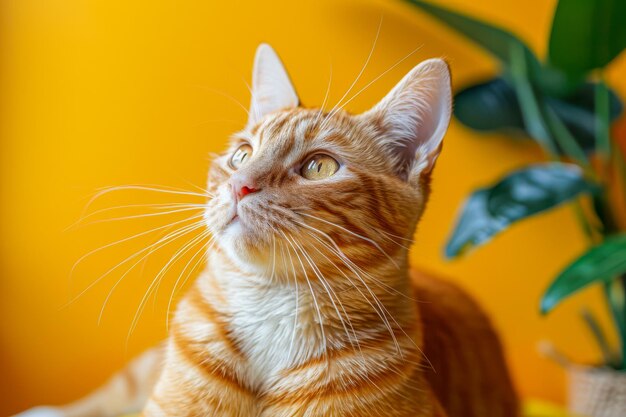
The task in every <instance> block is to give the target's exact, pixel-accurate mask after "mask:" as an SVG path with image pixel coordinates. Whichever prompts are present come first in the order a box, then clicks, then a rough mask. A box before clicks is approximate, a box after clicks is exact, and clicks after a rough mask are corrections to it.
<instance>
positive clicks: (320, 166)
mask: <svg viewBox="0 0 626 417" xmlns="http://www.w3.org/2000/svg"><path fill="white" fill-rule="evenodd" d="M321 170H322V163H321V162H320V163H319V164H318V165H317V172H318V173H319V172H320V171H321Z"/></svg>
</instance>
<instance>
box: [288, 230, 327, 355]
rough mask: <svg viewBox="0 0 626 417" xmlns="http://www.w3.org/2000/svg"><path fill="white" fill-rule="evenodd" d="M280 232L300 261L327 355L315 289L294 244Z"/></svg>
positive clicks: (324, 334) (322, 322)
mask: <svg viewBox="0 0 626 417" xmlns="http://www.w3.org/2000/svg"><path fill="white" fill-rule="evenodd" d="M280 232H281V233H282V235H283V236H284V238H285V239H286V240H287V242H288V243H289V244H290V245H291V247H292V248H293V251H294V253H295V254H296V257H297V258H298V261H299V262H300V267H301V268H302V273H303V274H304V278H305V279H306V282H307V285H308V286H309V290H310V292H311V297H312V298H313V304H314V305H315V309H316V310H317V318H318V320H319V325H320V332H321V336H322V345H323V346H324V356H326V357H327V356H328V344H327V341H326V333H325V331H324V321H323V320H322V313H321V310H320V307H319V304H318V302H317V297H316V296H315V291H313V286H312V285H311V281H310V280H309V276H308V275H307V273H306V268H305V267H304V264H303V263H302V259H301V258H300V255H298V252H297V250H296V248H295V246H294V244H293V243H292V242H291V240H290V239H289V238H288V237H287V235H286V234H285V233H283V232H282V231H280Z"/></svg>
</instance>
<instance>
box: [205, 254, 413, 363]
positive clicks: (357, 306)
mask: <svg viewBox="0 0 626 417" xmlns="http://www.w3.org/2000/svg"><path fill="white" fill-rule="evenodd" d="M405 263H406V262H405V261H404V260H403V259H398V262H391V261H389V262H388V263H382V264H381V265H378V266H377V267H376V269H375V270H358V271H357V270H356V269H355V271H354V273H353V274H351V275H350V274H346V273H345V272H344V273H342V274H340V273H339V272H337V274H336V275H332V274H331V273H328V272H327V273H326V275H325V276H324V279H323V280H322V279H320V277H318V276H315V275H311V276H304V275H305V274H306V272H304V274H303V273H302V272H301V273H300V274H302V275H299V274H298V272H295V275H294V276H293V277H292V278H293V279H292V280H290V281H284V280H280V279H273V280H272V279H271V277H270V276H267V275H266V274H255V273H253V272H249V271H248V272H246V271H244V270H242V269H241V268H238V267H237V265H236V264H235V263H233V262H232V261H231V260H229V259H227V258H225V257H224V256H219V255H215V256H211V257H210V261H209V265H208V270H207V274H205V275H203V276H201V277H200V279H199V281H198V288H199V290H200V291H201V292H202V293H203V295H204V296H205V297H206V298H207V299H208V300H209V301H210V302H212V303H214V304H217V305H216V307H217V308H218V309H219V310H221V311H223V312H224V314H226V315H227V316H228V318H229V327H230V329H231V331H232V333H233V334H234V335H236V337H237V338H238V339H239V340H238V341H239V343H241V344H242V346H243V350H244V351H247V352H248V353H249V354H250V356H251V357H255V358H257V359H258V363H259V372H266V371H267V369H265V368H264V367H266V366H276V365H277V364H278V363H282V364H283V365H284V366H289V365H290V364H294V363H300V362H303V361H306V360H307V359H310V358H312V357H320V356H323V355H325V354H327V353H328V352H331V351H333V350H341V349H345V348H346V347H350V346H354V347H358V346H359V345H361V344H363V343H367V342H368V341H370V340H373V339H380V338H381V337H389V338H395V337H398V336H399V335H401V334H402V333H403V332H405V330H406V329H407V328H408V327H410V326H411V325H412V323H414V321H415V315H416V311H415V303H414V302H413V299H412V293H411V285H410V283H409V279H408V276H407V268H406V266H405ZM399 265H400V266H399Z"/></svg>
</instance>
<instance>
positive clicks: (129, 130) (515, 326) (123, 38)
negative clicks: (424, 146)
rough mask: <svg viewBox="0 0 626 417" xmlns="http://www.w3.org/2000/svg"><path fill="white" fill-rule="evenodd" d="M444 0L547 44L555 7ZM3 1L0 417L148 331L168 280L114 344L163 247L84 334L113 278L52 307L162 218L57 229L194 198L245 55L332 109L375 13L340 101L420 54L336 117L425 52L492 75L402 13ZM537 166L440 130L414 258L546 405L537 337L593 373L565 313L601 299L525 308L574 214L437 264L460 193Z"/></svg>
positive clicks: (582, 340) (583, 337) (547, 382)
mask: <svg viewBox="0 0 626 417" xmlns="http://www.w3.org/2000/svg"><path fill="white" fill-rule="evenodd" d="M441 3H445V4H449V5H450V6H453V7H455V8H458V9H461V10H465V11H466V12H468V13H471V14H474V15H477V16H481V17H483V18H485V19H489V20H491V21H496V22H498V23H500V24H502V25H504V26H507V27H509V28H511V29H513V30H514V31H515V32H517V33H518V34H520V35H521V36H522V37H523V38H525V39H526V40H527V41H528V42H529V43H530V44H531V45H532V47H533V48H535V49H536V50H537V51H538V53H539V54H543V53H544V51H545V39H546V37H547V34H548V28H549V25H550V20H551V15H552V11H553V7H554V2H553V1H546V0H527V1H524V2H513V1H507V2H503V1H496V0H474V1H472V2H467V1H461V0H449V1H445V2H444V1H442V2H441ZM0 7H1V10H0V100H1V101H0V103H1V104H0V109H1V113H0V117H1V120H0V137H1V145H0V146H1V149H0V158H1V159H0V169H1V170H2V172H1V181H2V185H1V187H0V193H1V195H0V221H1V228H0V232H1V234H2V239H1V241H0V245H2V246H1V248H0V370H1V372H0V374H1V375H2V376H1V378H0V398H1V400H0V415H4V414H7V413H8V412H13V411H17V410H18V409H20V408H22V407H26V406H30V405H33V404H36V403H57V402H62V401H67V400H69V399H71V398H74V397H76V396H78V395H81V394H83V393H85V392H86V391H88V390H89V389H91V388H92V387H94V386H96V385H97V384H98V383H100V382H101V381H102V380H103V379H104V378H105V377H106V375H108V374H109V373H111V372H112V371H113V370H115V369H116V368H118V367H120V366H121V365H122V363H123V362H124V361H125V360H127V359H128V358H129V356H131V355H133V354H135V353H137V352H139V351H140V350H141V349H143V348H145V347H146V346H149V345H150V344H152V343H154V342H155V341H156V340H158V339H159V338H161V337H163V335H164V334H165V318H166V306H167V301H168V298H169V294H170V292H171V290H172V286H173V283H174V281H175V279H176V277H177V274H175V273H173V274H170V275H168V277H167V279H166V280H165V281H164V283H163V284H162V286H161V289H160V291H159V293H158V296H157V298H156V302H153V301H152V299H150V301H149V302H148V306H147V308H146V310H145V314H143V315H142V316H141V319H140V321H139V324H138V326H137V328H136V330H135V331H134V332H133V333H132V335H131V337H130V338H129V340H128V343H126V341H127V334H128V330H129V327H130V325H131V322H132V318H133V315H134V314H135V311H136V309H137V306H138V304H139V302H140V299H141V297H142V296H143V294H144V291H145V289H146V288H147V285H148V282H149V280H150V279H151V278H152V277H153V276H154V274H155V273H156V271H158V266H159V265H162V264H163V263H164V262H165V261H166V260H167V257H168V256H170V255H171V254H172V250H171V248H166V250H165V251H164V252H163V253H159V254H156V255H155V256H154V257H153V260H152V261H150V262H148V264H147V265H146V266H145V270H144V274H143V275H142V274H140V273H139V272H137V273H131V274H129V275H128V276H127V277H126V278H125V279H124V280H123V281H122V282H121V283H120V284H119V286H117V288H116V290H115V291H114V292H113V295H112V296H111V298H110V300H109V303H108V304H107V306H106V309H105V310H104V314H103V317H102V321H101V322H100V324H98V316H99V313H100V309H101V306H102V304H103V302H104V300H105V298H106V296H107V294H108V293H109V290H110V289H111V288H112V287H113V285H114V284H115V282H116V280H117V279H118V278H119V277H120V276H121V273H114V274H111V275H110V276H107V277H105V278H103V279H102V280H101V281H100V282H99V283H98V284H96V285H94V286H93V288H91V289H90V290H89V291H87V292H86V293H85V294H84V295H83V296H82V297H80V298H79V299H78V300H77V301H76V302H74V303H72V304H71V305H69V306H68V307H64V308H61V307H62V306H64V304H66V302H67V301H68V299H69V298H71V296H72V295H76V294H78V293H79V292H80V291H81V290H82V289H84V288H85V287H87V286H88V285H89V284H90V283H91V282H92V281H93V280H95V279H96V278H97V277H98V276H99V275H101V274H103V273H104V272H105V271H106V270H107V269H108V268H109V267H111V266H113V265H115V264H117V263H118V262H120V261H121V260H123V259H124V258H125V257H126V256H128V255H129V254H131V253H132V252H134V251H136V250H138V249H140V248H141V247H142V246H143V245H145V244H146V243H147V242H148V240H145V239H143V240H142V239H138V240H137V241H136V242H135V243H133V242H127V243H125V244H122V245H120V247H119V248H110V249H107V250H103V251H102V252H100V253H98V254H97V255H94V256H93V257H92V258H89V259H88V260H86V261H85V262H84V263H82V264H81V266H80V267H79V268H78V269H77V270H76V271H75V273H74V275H73V280H72V282H71V283H70V282H69V278H68V276H69V272H70V269H71V267H72V264H73V263H74V262H75V261H76V260H77V259H78V258H79V257H80V256H81V255H82V254H84V253H86V252H88V251H89V250H91V249H94V248H97V247H100V246H102V245H105V244H107V243H109V242H112V241H114V240H117V239H121V238H123V237H124V236H129V235H130V234H132V233H139V232H140V231H141V230H146V229H148V228H149V227H154V226H156V225H159V224H164V222H165V220H163V219H158V218H145V219H135V220H133V221H127V222H123V221H118V222H112V223H108V224H103V223H98V224H94V225H91V226H85V227H82V228H78V229H72V230H69V231H66V230H65V229H66V228H67V226H68V225H70V224H72V223H73V222H74V221H75V220H77V219H78V217H79V216H80V214H81V211H82V209H83V207H84V206H85V203H86V201H87V198H88V196H89V195H90V194H91V193H93V191H94V190H95V189H96V188H98V187H103V186H110V185H121V184H131V183H141V184H162V185H171V186H177V187H183V188H190V186H189V183H193V184H199V185H202V184H203V182H204V178H205V171H206V168H207V155H208V153H209V152H212V151H216V150H219V149H221V148H222V147H223V144H224V142H225V140H226V138H227V136H228V135H229V133H230V132H233V131H234V130H236V129H238V128H239V127H241V126H243V123H244V121H245V113H244V112H243V111H242V110H241V108H240V107H239V106H238V105H237V104H235V103H234V102H233V101H232V100H231V99H229V98H226V96H227V95H230V96H232V97H233V98H234V100H238V101H241V102H243V103H247V102H248V91H247V88H246V85H245V83H244V81H245V80H249V73H250V66H251V61H252V57H253V53H254V49H255V47H256V45H257V44H258V43H259V42H261V41H267V42H270V43H272V44H273V45H274V46H275V47H276V49H277V50H278V51H279V53H280V54H281V55H282V57H283V58H284V60H285V61H286V63H287V66H288V67H289V69H290V72H291V74H292V76H293V79H294V80H295V83H296V85H297V87H298V90H299V92H300V94H301V97H302V99H303V101H304V103H308V104H312V105H319V104H320V103H321V102H322V100H323V97H324V93H325V91H326V86H327V83H328V78H329V73H330V68H331V64H332V85H331V88H330V99H329V103H334V102H335V101H336V100H338V99H339V98H340V97H341V95H342V94H343V92H344V91H345V90H346V89H347V87H348V86H349V85H350V83H351V82H352V80H353V79H354V77H355V76H356V74H357V73H358V72H359V70H360V68H361V66H362V64H363V62H364V61H365V59H366V57H367V54H368V52H369V50H370V48H371V45H372V42H373V38H374V35H375V33H376V29H377V27H378V24H379V21H380V19H381V17H383V23H382V29H381V33H380V39H379V41H378V46H377V47H376V50H375V52H374V55H373V57H372V60H371V62H370V64H369V66H368V67H367V69H366V70H365V73H364V74H363V77H362V79H361V80H360V81H359V83H358V84H357V87H356V89H355V90H354V91H358V89H360V88H361V87H362V86H364V85H365V84H366V83H367V82H369V81H370V80H372V79H373V78H375V77H376V76H378V75H379V74H381V73H382V72H383V71H385V70H386V69H388V68H389V67H390V66H392V65H393V64H394V63H395V62H396V61H397V60H399V59H400V58H402V57H404V56H405V55H406V54H407V53H409V52H410V51H411V50H413V49H414V48H416V47H418V46H420V47H421V49H419V51H418V52H417V53H416V54H415V55H414V56H413V57H411V58H410V59H408V60H407V61H406V62H404V63H402V64H400V65H399V66H398V67H397V68H396V69H394V70H392V71H390V72H389V73H388V74H387V75H385V76H384V77H382V78H381V79H380V80H379V81H378V82H376V83H374V84H373V85H372V86H371V87H369V88H368V89H367V90H365V91H364V92H363V93H362V94H360V95H359V96H358V98H356V99H355V100H354V101H352V102H351V103H350V105H349V106H348V108H349V110H352V111H361V110H364V109H366V108H367V107H368V106H370V105H372V104H373V103H374V102H375V101H376V100H377V99H378V98H380V97H382V95H383V94H384V93H385V92H386V91H387V90H388V89H389V88H391V87H392V85H393V84H395V82H397V81H398V80H399V78H400V77H401V76H402V75H403V74H404V73H406V72H407V71H408V70H409V69H410V68H411V67H412V66H413V65H415V64H416V63H417V62H419V61H420V60H422V59H425V58H428V57H432V56H445V57H447V58H448V60H449V61H450V63H451V65H452V70H453V74H454V81H455V85H457V86H463V85H465V84H467V83H468V82H471V81H473V80H477V79H480V78H483V77H486V76H488V75H490V74H492V73H493V72H494V71H495V70H496V65H495V63H494V62H493V61H491V59H490V58H489V57H488V56H487V55H485V54H484V53H482V52H481V51H480V50H478V49H477V48H476V47H474V46H472V45H471V44H469V43H468V42H466V41H465V40H463V39H462V38H460V37H458V36H456V35H454V34H452V33H451V32H449V31H448V30H447V29H445V28H444V27H443V26H441V25H439V24H436V23H433V22H432V21H431V20H430V19H428V18H427V17H425V16H424V15H422V14H420V13H418V12H416V11H415V10H413V9H412V8H411V7H410V6H407V5H406V4H404V3H401V2H393V1H392V2H383V1H350V0H341V1H331V0H324V1H283V0H276V1H270V2H259V1H219V2H218V1H214V0H194V1H191V0H189V1H153V2H129V1H119V0H102V1H99V0H91V1H90V0H50V1H46V2H41V1H35V0H3V1H2V2H0ZM620 71H621V72H622V74H623V73H624V71H626V60H625V59H621V61H620V62H619V63H617V64H616V65H614V67H613V68H612V71H611V78H612V80H613V82H614V83H617V84H616V87H617V88H618V90H619V91H620V92H621V95H622V97H626V81H625V80H624V79H623V77H622V79H621V80H617V79H615V78H616V75H617V74H618V73H619V72H620ZM538 158H540V154H539V152H538V150H537V149H536V148H535V147H534V146H532V145H530V144H528V143H522V142H513V141H510V140H508V139H507V138H505V137H504V136H497V135H494V136H492V137H485V136H480V135H477V134H474V133H472V132H470V131H468V130H467V129H466V128H464V127H463V126H461V125H459V123H457V122H453V124H452V126H451V128H450V132H449V134H448V136H447V139H446V146H445V151H444V153H443V156H442V157H441V158H440V163H439V165H438V168H437V170H436V175H435V180H434V195H433V197H432V201H431V204H430V206H429V208H428V212H427V214H426V216H425V217H424V220H423V222H422V225H421V227H420V231H419V233H418V236H417V241H418V243H417V245H416V246H415V248H414V250H413V261H414V263H415V264H416V265H419V266H422V267H424V268H427V269H429V270H432V271H436V272H439V273H442V274H445V275H448V276H450V277H452V278H453V279H454V280H455V281H457V282H459V283H460V284H461V285H463V286H464V287H466V288H468V290H469V291H471V292H472V293H473V294H474V295H476V297H478V298H479V299H480V301H481V302H482V303H483V304H484V305H485V307H486V308H487V309H488V311H489V312H490V313H491V314H492V316H493V319H494V321H495V323H496V324H497V326H498V328H499V329H500V330H501V332H502V334H503V337H504V341H505V344H506V347H507V349H508V353H509V358H510V362H511V366H512V368H513V371H514V373H515V377H516V380H517V382H518V385H519V387H520V389H521V391H522V393H524V394H525V395H527V396H535V397H543V398H547V399H554V400H561V399H562V398H563V381H564V379H563V374H562V371H561V370H560V369H559V368H558V367H557V366H556V365H554V364H552V363H551V362H550V361H548V360H545V359H542V358H541V357H540V356H539V355H538V354H537V353H536V344H537V341H539V340H541V339H550V340H552V341H554V343H555V344H556V345H557V346H558V347H559V348H560V349H561V350H563V351H565V352H566V353H567V354H569V355H571V356H572V357H575V358H577V359H580V360H593V359H595V358H596V352H595V351H594V349H593V346H592V345H591V344H590V341H589V338H588V337H587V334H586V333H585V330H584V329H583V327H582V326H581V324H580V323H579V321H578V320H577V319H576V318H575V314H576V312H577V309H578V308H580V306H582V305H590V306H592V308H593V309H594V310H596V311H598V312H599V313H604V309H603V305H602V303H601V301H600V298H599V296H598V293H596V292H595V291H587V292H586V293H585V294H583V295H581V296H578V297H576V298H575V299H574V300H572V301H570V302H568V303H566V304H565V305H563V306H562V308H559V309H558V310H557V311H555V313H554V314H553V315H551V316H550V317H549V318H547V319H542V318H540V317H538V315H537V301H538V297H539V294H540V292H541V291H542V290H543V289H544V288H545V287H546V285H547V283H548V282H549V280H550V278H551V277H552V276H553V275H554V274H555V273H556V272H557V271H558V270H559V269H560V268H561V267H562V266H563V265H564V264H565V263H566V262H567V261H568V260H570V259H572V257H574V256H575V255H576V254H577V253H579V252H580V251H581V250H582V249H583V248H584V245H585V242H584V239H583V237H582V235H581V233H580V231H579V230H578V228H577V227H576V223H575V221H574V217H573V215H572V213H571V210H570V209H568V208H561V209H559V210H556V211H554V212H552V213H550V214H546V215H543V216H540V217H537V218H535V219H533V220H530V221H527V222H525V223H523V224H520V225H516V226H515V227H513V228H512V230H510V231H509V232H507V233H505V234H504V235H502V236H500V237H498V238H497V239H496V240H495V241H494V242H493V244H491V245H489V246H487V247H485V248H481V249H479V250H477V251H476V252H475V253H473V254H471V256H469V257H467V258H465V259H461V260H458V261H453V262H446V261H444V260H443V259H442V257H441V253H442V245H443V243H444V240H445V238H446V235H447V233H448V231H449V229H450V226H451V222H452V221H453V218H454V215H455V212H456V210H457V208H458V206H459V203H460V202H461V201H462V199H463V198H464V197H465V196H466V195H467V194H468V192H469V191H470V190H472V189H473V188H474V187H476V186H479V185H482V184H485V183H488V182H490V181H492V180H493V179H494V178H496V177H497V176H499V175H501V174H503V173H505V172H507V171H508V170H510V169H512V168H515V167H519V166H521V165H524V164H526V163H529V162H532V161H535V160H537V159H538ZM185 200H186V199H185V198H177V199H175V201H185ZM168 201H174V200H173V198H171V197H167V196H161V195H151V194H150V193H139V192H120V193H118V194H115V195H110V196H108V197H105V198H104V199H103V200H102V201H101V202H100V203H98V204H96V206H95V208H103V207H109V206H113V205H116V204H137V203H142V202H168ZM179 218H180V217H179ZM171 219H172V218H170V220H171ZM603 318H604V320H605V321H606V317H605V316H603Z"/></svg>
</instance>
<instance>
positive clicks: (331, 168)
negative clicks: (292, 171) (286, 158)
mask: <svg viewBox="0 0 626 417" xmlns="http://www.w3.org/2000/svg"><path fill="white" fill-rule="evenodd" d="M338 170H339V162H337V161H335V159H334V158H332V157H330V156H328V155H323V154H318V155H313V156H312V157H311V158H309V160H308V161H306V162H305V163H304V166H303V167H302V170H301V171H300V175H302V176H303V177H304V178H306V179H307V180H323V179H324V178H328V177H330V176H332V175H334V174H335V172H337V171H338Z"/></svg>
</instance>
